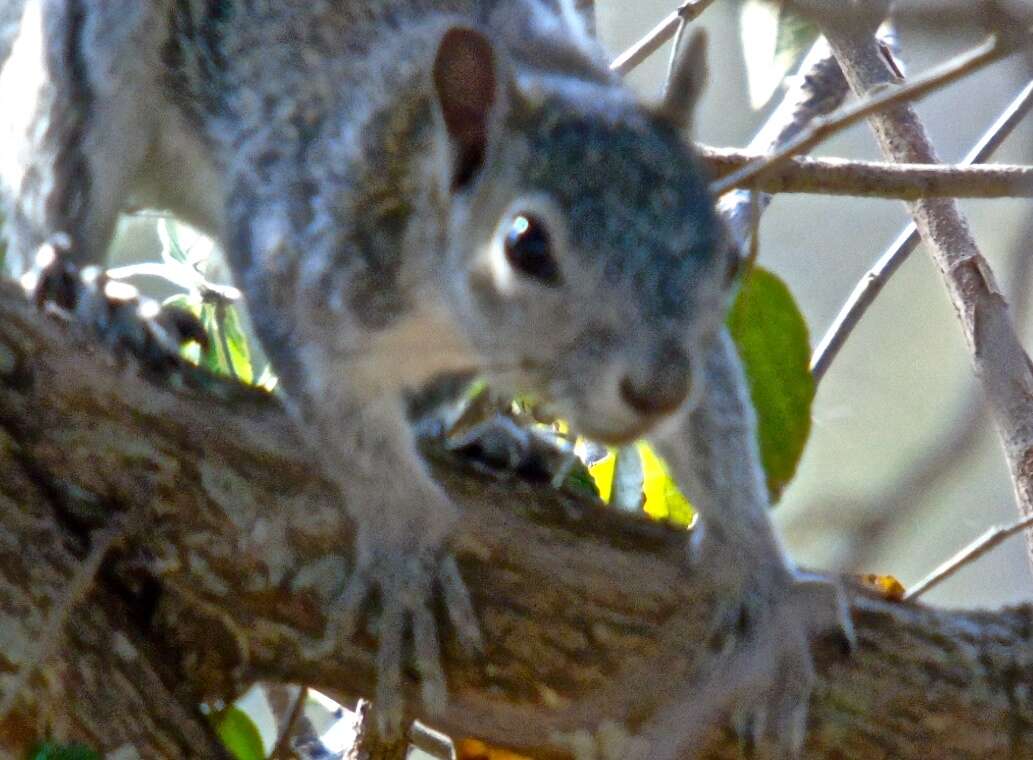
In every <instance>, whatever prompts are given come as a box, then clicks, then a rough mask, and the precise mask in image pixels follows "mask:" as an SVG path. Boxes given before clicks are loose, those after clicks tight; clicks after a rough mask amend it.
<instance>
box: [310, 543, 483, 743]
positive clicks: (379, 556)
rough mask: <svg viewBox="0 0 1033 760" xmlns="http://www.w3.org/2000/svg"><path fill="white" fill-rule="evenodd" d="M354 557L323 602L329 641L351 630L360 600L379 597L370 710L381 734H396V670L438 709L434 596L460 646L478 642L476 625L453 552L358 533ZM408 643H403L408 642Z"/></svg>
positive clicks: (441, 702)
mask: <svg viewBox="0 0 1033 760" xmlns="http://www.w3.org/2000/svg"><path fill="white" fill-rule="evenodd" d="M359 547H360V550H359V552H358V562H357V565H356V567H355V569H354V571H353V572H352V575H351V577H350V578H349V579H348V582H347V585H346V586H345V589H344V591H343V593H342V594H341V595H340V597H338V599H337V601H336V603H335V604H334V606H333V608H332V609H331V615H332V618H331V629H332V630H331V636H330V639H329V642H330V645H331V646H336V643H337V642H338V641H341V640H347V639H349V638H351V636H352V635H353V634H354V633H355V632H356V631H357V630H358V627H359V624H360V622H361V620H362V617H363V610H364V608H365V607H366V603H367V601H369V600H370V599H371V598H372V597H376V598H377V599H378V600H379V616H378V617H377V619H376V626H375V628H376V634H377V642H378V649H377V661H376V670H377V686H376V693H375V695H374V699H373V710H374V717H375V720H376V721H377V728H378V731H379V732H380V734H381V736H383V737H386V738H391V737H396V736H399V735H400V733H401V732H402V731H403V729H404V725H405V720H406V715H405V702H404V699H403V694H404V689H403V682H402V679H403V673H404V671H405V669H406V668H407V667H411V668H412V669H413V670H415V672H416V673H417V675H418V677H419V680H420V695H421V698H422V701H423V705H424V707H425V708H426V709H427V710H429V711H430V712H432V713H434V712H440V711H441V710H443V708H444V706H445V703H446V701H447V687H446V682H445V673H444V670H443V668H442V663H441V646H440V638H439V637H440V635H441V632H440V630H439V626H438V622H437V620H436V618H435V614H434V612H433V610H434V608H435V607H436V606H437V604H438V599H440V603H441V604H442V605H443V607H444V609H445V612H446V615H447V617H448V620H449V623H450V624H451V626H452V628H453V630H454V631H455V634H456V636H457V638H458V640H459V642H460V644H461V646H462V648H463V651H464V652H466V653H476V652H479V651H480V649H481V634H480V625H479V623H478V621H477V617H476V615H475V614H474V609H473V604H472V603H471V600H470V594H469V591H468V590H467V588H466V584H465V583H464V582H463V579H462V576H461V575H460V573H459V567H458V565H457V564H456V561H455V558H454V557H453V556H452V555H451V554H450V553H448V552H447V551H445V550H444V549H442V548H441V547H430V546H420V547H416V548H411V547H396V546H382V545H376V544H370V543H368V542H366V541H364V540H362V536H361V535H360V541H359ZM410 647H411V648H410Z"/></svg>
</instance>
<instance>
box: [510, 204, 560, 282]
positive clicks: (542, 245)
mask: <svg viewBox="0 0 1033 760" xmlns="http://www.w3.org/2000/svg"><path fill="white" fill-rule="evenodd" d="M504 246H505V251H506V260H507V261H508V262H509V265H510V266H511V267H513V269H515V270H517V271H518V272H520V273H521V274H524V275H527V276H528V277H533V278H535V279H536V280H540V281H541V282H543V283H545V284H546V285H558V284H559V282H560V270H559V267H558V266H557V265H556V259H554V258H553V256H552V241H551V240H550V238H549V231H548V230H547V229H546V228H545V225H544V224H543V223H542V221H541V220H540V219H538V218H537V217H535V216H531V215H525V214H520V215H519V216H517V217H515V218H514V219H513V224H512V225H511V226H510V228H509V231H508V232H507V233H506V239H505V241H504Z"/></svg>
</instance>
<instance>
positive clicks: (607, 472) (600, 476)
mask: <svg viewBox="0 0 1033 760" xmlns="http://www.w3.org/2000/svg"><path fill="white" fill-rule="evenodd" d="M616 466H617V457H616V455H615V454H614V453H613V451H610V453H608V454H607V455H606V456H605V457H603V458H602V459H600V460H598V461H596V462H593V463H592V464H590V465H588V472H589V474H590V475H591V476H592V480H594V481H595V487H596V489H597V490H598V491H599V498H600V499H602V500H603V501H605V502H606V503H607V504H609V503H610V495H611V494H612V493H613V472H614V470H615V469H616Z"/></svg>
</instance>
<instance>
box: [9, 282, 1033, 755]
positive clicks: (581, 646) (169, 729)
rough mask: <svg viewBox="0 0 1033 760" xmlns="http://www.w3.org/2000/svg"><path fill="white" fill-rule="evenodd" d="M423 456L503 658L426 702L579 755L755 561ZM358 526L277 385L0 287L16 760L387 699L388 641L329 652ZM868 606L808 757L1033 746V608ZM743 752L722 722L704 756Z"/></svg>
mask: <svg viewBox="0 0 1033 760" xmlns="http://www.w3.org/2000/svg"><path fill="white" fill-rule="evenodd" d="M428 457H429V458H430V460H431V461H432V463H433V467H434V470H435V472H436V473H437V475H438V476H439V477H440V479H441V481H442V483H443V484H444V485H445V487H446V488H447V489H448V491H449V492H450V493H451V494H452V495H453V497H454V498H455V499H456V501H457V503H459V504H460V505H461V507H462V511H463V520H462V523H461V526H460V528H459V532H458V535H457V536H456V541H455V546H456V550H457V553H458V557H459V561H460V566H461V569H462V572H463V575H464V578H465V579H466V580H467V582H468V583H469V585H470V587H471V590H472V593H473V596H474V603H475V606H476V609H477V612H478V615H479V617H480V620H481V624H482V627H483V631H484V636H485V641H486V651H485V653H484V656H483V658H482V659H480V660H478V661H476V662H471V661H465V660H463V659H461V658H460V657H459V656H458V653H457V647H456V646H455V645H454V644H453V643H451V642H446V644H445V646H444V653H445V657H446V667H447V674H448V678H449V683H450V686H451V690H452V691H451V697H452V701H451V703H450V705H449V706H448V708H447V710H446V711H445V712H444V713H443V714H441V715H433V716H432V715H426V714H423V713H422V712H421V711H419V710H417V711H416V712H415V713H414V715H413V716H412V717H415V718H420V719H421V720H424V721H425V722H427V723H429V724H430V725H434V726H436V727H438V728H440V729H441V730H443V731H445V732H446V733H449V734H451V735H453V736H456V737H461V736H477V737H480V738H482V739H484V740H485V741H487V742H489V743H491V744H494V745H501V746H507V747H511V748H513V749H515V750H518V751H522V752H524V753H526V754H530V755H533V756H535V757H541V758H553V757H568V756H570V749H571V747H573V746H575V745H576V744H577V742H578V741H579V740H581V739H582V738H583V736H584V735H585V732H593V731H596V730H597V729H598V728H599V727H600V726H606V725H608V724H610V725H612V724H617V725H620V726H626V727H629V728H630V730H632V731H633V730H634V728H635V726H636V725H639V724H641V723H642V722H643V721H645V720H646V719H648V718H649V717H650V716H651V715H652V714H653V713H654V712H655V711H657V710H660V709H662V708H663V694H664V691H665V688H664V685H665V684H670V683H672V679H680V678H683V677H685V675H686V674H689V673H691V672H692V671H693V670H694V669H695V668H698V667H700V664H701V663H704V662H705V661H706V659H707V657H709V656H710V654H711V653H710V651H709V649H708V647H707V640H708V630H709V623H710V621H712V620H714V619H715V616H716V609H717V607H718V606H719V605H720V604H721V601H722V600H721V597H720V592H719V584H718V583H717V582H716V576H717V575H719V572H718V571H717V568H719V567H720V565H721V563H722V562H736V561H740V560H739V558H736V557H734V556H730V551H729V550H728V549H727V548H726V547H724V546H722V545H721V544H720V543H718V542H717V540H716V539H715V540H714V541H712V542H710V543H707V544H705V546H704V551H703V561H702V562H701V563H700V564H699V565H697V566H694V567H692V568H687V567H685V566H684V561H683V557H684V555H685V546H684V542H685V540H686V534H685V532H684V531H680V530H676V529H674V528H671V527H668V526H665V525H662V524H658V523H653V522H650V521H648V520H646V519H636V518H635V517H632V516H629V515H626V514H621V513H617V512H616V511H613V510H608V509H606V508H604V507H602V506H601V505H599V504H596V503H593V502H592V500H591V499H589V498H587V497H585V496H583V495H579V494H577V493H574V492H568V491H557V490H553V489H551V488H549V487H548V486H547V485H542V484H532V483H527V482H523V481H520V480H517V479H515V478H513V477H509V476H496V475H491V474H486V473H484V472H481V471H478V470H476V469H473V468H472V467H471V466H469V465H468V464H466V463H464V462H462V461H460V460H458V459H456V458H454V457H452V456H450V455H449V454H447V453H444V452H442V451H441V450H439V449H437V448H435V447H434V446H429V447H428ZM353 535H354V528H353V526H352V525H351V523H350V522H349V520H348V519H347V517H346V515H345V511H344V510H343V509H342V508H341V505H340V504H339V499H338V498H337V497H336V496H335V495H334V493H333V492H332V490H331V489H330V488H329V487H328V485H327V483H326V481H325V480H323V479H322V478H321V477H320V476H319V475H318V473H317V472H316V471H315V470H314V468H313V467H312V465H311V464H310V461H309V458H308V457H306V455H305V453H304V451H303V449H302V447H301V445H300V443H299V442H298V439H297V438H296V437H295V435H294V433H293V432H292V429H291V426H290V424H289V421H288V420H287V418H286V416H285V415H284V414H283V412H282V411H281V409H280V407H279V405H278V404H277V403H276V401H275V400H274V399H273V398H272V397H270V396H268V395H267V394H265V393H263V392H260V391H257V390H254V389H246V388H242V387H240V386H237V385H234V384H232V383H230V382H227V381H223V380H219V379H215V378H211V377H209V376H207V375H204V374H203V373H201V372H199V371H194V370H185V371H183V372H178V373H176V374H174V375H173V376H171V377H169V378H160V379H156V378H147V377H143V376H141V374H140V373H139V371H138V370H136V369H135V367H134V365H133V364H132V363H131V362H120V361H119V360H117V359H115V358H114V357H112V356H110V355H109V354H108V353H106V352H105V351H104V350H103V349H100V348H96V347H94V346H93V345H92V344H91V342H90V341H89V339H87V338H84V337H82V336H81V335H79V333H78V332H77V331H76V329H75V328H72V327H70V326H68V325H65V324H63V323H62V322H61V321H60V320H58V319H56V318H53V317H44V316H41V315H39V314H37V313H35V312H33V311H32V310H31V309H30V308H29V307H28V306H27V305H26V304H25V303H24V302H23V298H22V297H21V295H20V293H19V292H18V291H17V290H16V289H15V288H13V287H10V286H8V285H0V705H3V704H4V703H5V702H7V700H8V699H11V697H10V695H11V694H12V692H13V691H14V690H18V691H19V694H20V696H19V698H18V700H17V701H16V702H15V709H14V710H13V711H11V712H10V713H9V714H8V715H7V717H6V718H5V719H3V720H2V721H0V754H4V755H10V756H20V755H21V754H22V753H24V752H25V750H26V749H27V747H29V746H31V744H32V743H33V742H34V741H36V740H38V739H40V738H44V737H47V736H52V737H54V738H56V739H61V740H66V741H67V740H78V741H83V742H85V743H87V744H89V745H91V746H93V747H94V748H97V749H100V750H104V751H107V752H113V751H114V750H116V749H119V748H123V749H124V748H126V747H127V746H132V747H134V748H135V749H136V751H137V752H138V753H139V755H140V756H142V757H146V758H166V757H170V758H186V757H220V756H221V755H220V754H219V753H220V750H219V748H218V745H217V743H216V741H215V739H214V736H213V734H212V732H211V730H210V729H209V727H208V725H207V722H206V720H205V719H204V717H203V716H202V714H201V711H200V710H199V708H198V705H199V704H200V703H201V702H207V703H209V704H212V705H216V706H217V705H218V702H219V700H228V699H231V698H232V697H233V696H234V695H235V694H237V693H239V692H240V691H241V690H242V689H243V688H244V687H245V686H246V685H247V684H249V683H250V682H252V681H254V680H265V681H283V682H291V683H304V684H309V685H311V686H313V687H316V688H319V689H323V690H326V691H328V692H330V693H336V694H347V695H351V696H369V695H370V694H371V692H372V690H371V688H370V687H371V684H372V678H373V643H374V641H373V638H372V637H371V636H370V635H362V636H358V637H356V640H355V641H354V642H344V643H341V645H340V647H339V650H338V652H337V654H336V655H335V656H333V657H326V656H322V655H320V654H319V653H318V649H319V647H318V645H319V644H320V643H321V640H322V637H323V635H324V633H325V631H326V628H327V620H328V615H329V614H330V613H329V612H328V610H329V605H330V602H331V600H332V598H333V596H334V594H335V592H336V591H337V590H338V589H339V588H340V587H341V585H342V582H343V580H344V578H345V574H346V571H347V569H348V567H349V566H350V561H351V555H352V549H351V539H352V537H353ZM850 597H851V605H852V612H853V618H854V623H855V625H856V627H857V630H858V634H859V649H858V651H857V652H856V653H855V654H854V656H852V657H851V658H849V659H848V660H845V661H844V660H843V659H842V657H841V656H840V655H839V654H838V653H836V652H833V651H832V648H831V647H827V649H828V650H829V651H825V649H826V648H825V647H819V652H818V663H819V668H820V671H821V681H820V684H819V687H818V689H817V692H816V694H815V698H814V703H813V706H812V712H811V720H810V731H809V741H808V746H807V757H815V758H816V757H837V758H866V759H868V758H890V757H893V758H916V759H917V758H922V760H925V758H928V757H930V756H932V757H946V756H949V757H953V758H986V757H995V758H1006V757H1011V758H1033V689H1031V688H1030V685H1031V684H1033V608H1031V607H1030V606H1024V607H1017V608H1013V609H1008V610H1003V611H1000V612H995V613H968V612H949V611H942V610H934V609H930V608H927V607H923V606H921V605H912V604H900V603H893V602H889V601H885V600H881V599H878V598H876V597H874V596H872V595H870V594H868V593H867V592H864V591H862V590H859V589H853V590H851V592H850ZM26 674H29V675H26ZM414 694H415V689H414ZM0 712H2V711H0ZM737 753H738V749H737V745H736V743H735V741H734V739H733V738H732V737H731V736H730V734H729V733H727V732H726V731H725V730H723V729H720V728H715V729H714V730H713V731H712V732H711V734H710V735H709V738H708V744H707V747H706V748H705V749H704V751H703V755H704V756H706V757H714V758H725V757H736V756H737Z"/></svg>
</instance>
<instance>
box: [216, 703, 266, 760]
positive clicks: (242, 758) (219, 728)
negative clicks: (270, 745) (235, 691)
mask: <svg viewBox="0 0 1033 760" xmlns="http://www.w3.org/2000/svg"><path fill="white" fill-rule="evenodd" d="M212 720H213V722H214V723H215V730H216V732H217V733H218V734H219V738H220V739H221V740H222V743H223V744H225V745H226V749H228V750H229V751H230V752H231V753H232V754H233V756H234V757H235V758H237V760H265V746H264V745H263V744H262V735H261V734H259V733H258V727H257V726H255V722H254V721H253V720H251V718H250V717H248V714H247V713H246V712H244V711H243V710H241V709H240V708H239V707H231V708H229V709H228V710H224V711H223V712H221V713H218V714H216V715H213V716H212Z"/></svg>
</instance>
